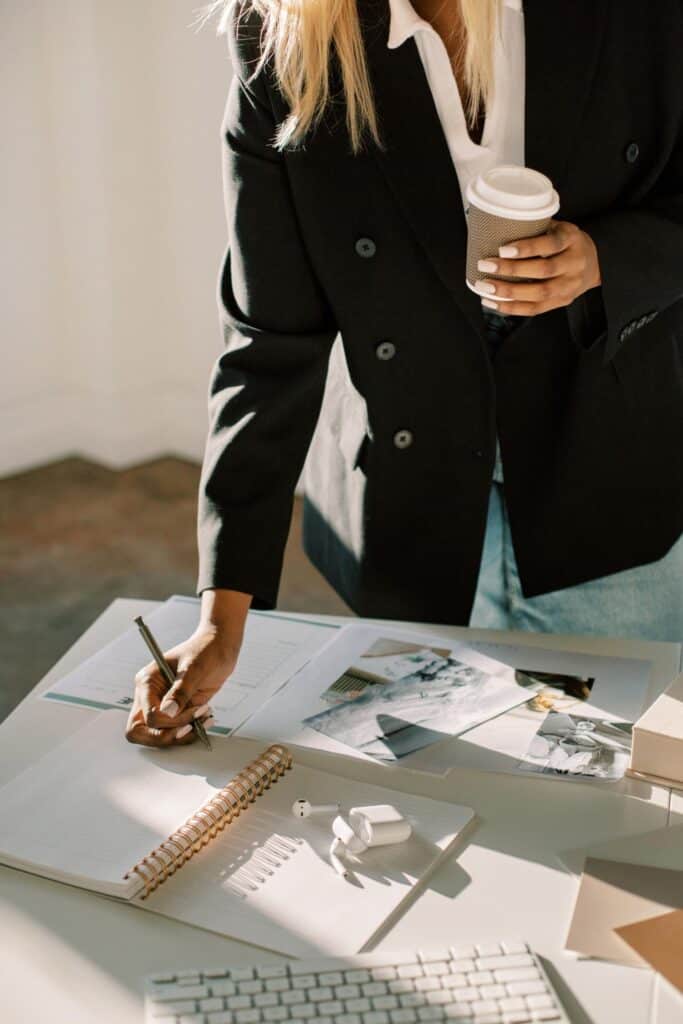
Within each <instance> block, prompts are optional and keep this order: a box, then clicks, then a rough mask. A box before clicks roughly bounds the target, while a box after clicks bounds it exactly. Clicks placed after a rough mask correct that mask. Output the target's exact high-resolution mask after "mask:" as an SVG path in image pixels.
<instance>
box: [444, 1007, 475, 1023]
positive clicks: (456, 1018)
mask: <svg viewBox="0 0 683 1024" xmlns="http://www.w3.org/2000/svg"><path fill="white" fill-rule="evenodd" d="M444 1011H445V1013H446V1020H447V1021H448V1022H449V1024H470V1021H472V1020H473V1019H474V1018H473V1017H472V1011H471V1010H470V1008H469V1005H468V1004H465V1003H450V1004H449V1005H448V1006H444Z"/></svg>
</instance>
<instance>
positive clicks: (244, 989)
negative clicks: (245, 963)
mask: <svg viewBox="0 0 683 1024" xmlns="http://www.w3.org/2000/svg"><path fill="white" fill-rule="evenodd" d="M286 985H287V988H289V982H288V981H287V982H286ZM237 991H238V992H239V994H240V995H241V996H253V995H255V994H256V993H257V992H263V982H262V981H259V980H258V979H257V980H256V981H240V982H238V983H237Z"/></svg>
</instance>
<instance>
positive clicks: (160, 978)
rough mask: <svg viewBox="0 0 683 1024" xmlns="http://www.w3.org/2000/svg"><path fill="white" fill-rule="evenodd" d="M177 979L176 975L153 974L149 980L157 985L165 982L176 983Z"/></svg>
mask: <svg viewBox="0 0 683 1024" xmlns="http://www.w3.org/2000/svg"><path fill="white" fill-rule="evenodd" d="M175 977H176V976H175V974H152V975H151V976H150V977H149V978H148V979H147V980H148V981H150V982H152V983H153V984H155V985H157V984H161V983H163V982H166V983H168V982H172V981H175Z"/></svg>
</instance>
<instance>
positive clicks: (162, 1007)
mask: <svg viewBox="0 0 683 1024" xmlns="http://www.w3.org/2000/svg"><path fill="white" fill-rule="evenodd" d="M194 1011H195V1001H194V999H179V1000H178V1001H177V1002H175V1003H156V1004H155V1005H153V1006H152V1016H153V1017H162V1016H169V1015H171V1016H176V1017H179V1016H180V1014H181V1013H194Z"/></svg>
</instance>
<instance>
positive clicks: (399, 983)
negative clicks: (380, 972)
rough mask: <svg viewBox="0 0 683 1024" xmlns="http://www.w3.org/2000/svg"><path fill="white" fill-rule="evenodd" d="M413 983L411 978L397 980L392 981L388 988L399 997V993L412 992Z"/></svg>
mask: <svg viewBox="0 0 683 1024" xmlns="http://www.w3.org/2000/svg"><path fill="white" fill-rule="evenodd" d="M413 987H414V986H413V983H412V981H411V980H410V978H397V979H396V981H390V982H389V985H388V988H389V991H390V992H393V993H394V994H395V995H398V994H399V992H412V991H413Z"/></svg>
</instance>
